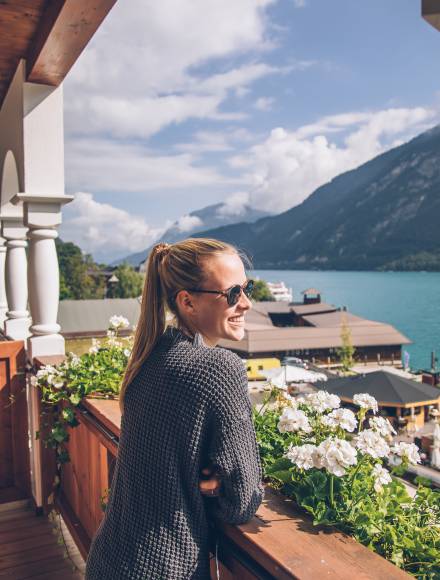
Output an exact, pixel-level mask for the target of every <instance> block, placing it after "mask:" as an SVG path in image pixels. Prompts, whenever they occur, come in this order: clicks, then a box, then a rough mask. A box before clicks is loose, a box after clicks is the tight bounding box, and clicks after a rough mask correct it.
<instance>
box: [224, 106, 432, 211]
mask: <svg viewBox="0 0 440 580" xmlns="http://www.w3.org/2000/svg"><path fill="white" fill-rule="evenodd" d="M435 118H438V112H437V111H435V110H433V109H428V108H423V107H416V108H413V109H403V108H401V109H387V110H383V111H376V112H368V113H359V112H353V113H345V114H341V115H334V116H329V117H324V118H322V119H319V120H318V121H317V122H316V123H314V124H312V125H307V126H303V127H300V128H299V129H298V130H296V131H287V130H285V129H283V128H277V129H274V130H272V131H271V133H270V135H269V137H268V138H267V139H266V140H265V141H263V142H262V143H260V144H258V145H255V146H254V147H252V148H251V149H250V151H249V153H248V155H237V156H235V157H232V158H231V159H230V165H231V166H232V167H234V168H235V169H241V170H242V171H246V172H247V176H246V178H247V179H248V182H249V192H250V197H251V202H252V205H254V206H255V207H257V208H260V209H265V210H269V211H272V212H274V211H277V212H281V211H283V210H286V209H288V208H290V207H293V206H295V205H297V204H299V203H301V202H302V201H303V200H304V199H305V198H306V197H307V196H308V195H309V194H310V193H312V192H313V191H314V190H315V189H316V188H317V187H319V186H320V185H323V184H324V183H326V182H328V181H330V180H331V179H333V178H334V177H336V176H337V175H339V174H340V173H343V172H345V171H348V170H350V169H353V168H355V167H357V166H359V165H361V164H362V163H365V162H366V161H368V160H369V159H371V158H372V157H374V156H376V155H378V154H380V153H382V152H383V151H385V150H386V149H389V148H391V147H392V146H393V144H394V143H395V142H396V141H397V140H399V139H401V138H402V135H403V136H405V138H406V139H408V138H410V137H412V136H414V135H416V134H417V133H419V132H421V131H423V130H425V129H426V128H427V127H428V126H430V125H432V124H433V123H434V120H435ZM335 133H336V134H341V135H340V142H339V143H336V142H334V141H332V140H330V136H331V135H333V134H335Z"/></svg>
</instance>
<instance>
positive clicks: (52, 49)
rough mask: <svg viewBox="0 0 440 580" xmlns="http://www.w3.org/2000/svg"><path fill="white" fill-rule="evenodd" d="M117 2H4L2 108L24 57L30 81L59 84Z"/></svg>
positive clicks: (0, 15)
mask: <svg viewBox="0 0 440 580" xmlns="http://www.w3.org/2000/svg"><path fill="white" fill-rule="evenodd" d="M115 3H116V0H0V105H1V103H2V102H3V99H4V97H5V95H6V93H7V91H8V87H9V85H10V83H11V80H12V78H13V76H14V74H15V71H16V70H17V66H18V63H19V61H20V59H22V58H24V59H26V80H28V81H30V82H35V83H43V84H48V85H53V86H57V85H59V84H60V83H61V82H62V81H63V79H64V77H65V76H66V74H67V73H68V72H69V70H70V69H71V67H72V66H73V64H74V63H75V61H76V60H77V58H78V57H79V55H80V54H81V52H82V51H83V50H84V48H85V47H86V45H87V43H88V42H89V40H90V39H91V38H92V36H93V35H94V33H95V32H96V30H97V29H98V28H99V26H100V25H101V23H102V21H103V20H104V18H105V17H106V16H107V14H108V13H109V11H110V10H111V8H112V7H113V5H114V4H115Z"/></svg>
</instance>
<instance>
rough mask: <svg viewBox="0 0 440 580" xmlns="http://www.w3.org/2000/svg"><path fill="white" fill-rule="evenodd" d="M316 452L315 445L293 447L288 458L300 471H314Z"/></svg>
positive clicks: (288, 453)
mask: <svg viewBox="0 0 440 580" xmlns="http://www.w3.org/2000/svg"><path fill="white" fill-rule="evenodd" d="M315 451H316V447H315V445H310V444H309V443H306V444H305V445H300V446H294V445H291V446H290V447H289V450H288V452H287V453H286V457H287V459H289V460H290V461H291V462H292V463H293V464H294V465H296V466H297V467H299V468H300V469H312V467H316V465H315V461H314V454H315Z"/></svg>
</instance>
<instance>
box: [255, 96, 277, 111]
mask: <svg viewBox="0 0 440 580" xmlns="http://www.w3.org/2000/svg"><path fill="white" fill-rule="evenodd" d="M274 102H275V99H273V98H272V97H260V98H259V99H257V100H256V101H255V103H254V107H255V108H256V109H258V110H259V111H270V110H271V109H272V105H273V104H274Z"/></svg>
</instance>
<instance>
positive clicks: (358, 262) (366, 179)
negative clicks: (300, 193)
mask: <svg viewBox="0 0 440 580" xmlns="http://www.w3.org/2000/svg"><path fill="white" fill-rule="evenodd" d="M197 235H198V236H203V237H216V238H219V239H222V240H224V241H228V242H231V243H233V244H235V245H237V246H238V247H240V248H242V249H244V250H245V251H247V252H248V253H249V254H250V256H251V258H252V261H253V265H254V267H255V268H263V269H264V268H266V269H270V268H274V269H276V268H278V269H321V270H322V269H335V270H374V269H392V270H440V125H439V126H437V127H434V128H433V129H431V130H429V131H427V132H426V133H422V134H421V135H419V136H418V137H416V138H414V139H412V140H411V141H409V142H408V143H405V144H404V145H401V146H399V147H396V148H394V149H391V150H389V151H387V152H386V153H383V154H382V155H379V156H377V157H375V158H374V159H372V160H371V161H369V162H367V163H365V164H364V165H361V166H360V167H358V168H357V169H354V170H352V171H348V172H347V173H343V174H341V175H339V176H338V177H336V178H334V179H333V180H332V181H330V182H329V183H327V184H325V185H323V186H321V187H319V188H318V189H317V190H316V191H314V192H313V193H312V194H311V195H310V196H309V197H308V198H307V199H306V200H305V201H303V202H302V203H301V204H300V205H298V206H295V207H294V208H292V209H290V210H288V211H286V212H284V213H281V214H279V215H275V216H271V217H266V218H263V219H260V220H258V221H256V222H255V223H252V224H249V223H248V224H245V223H240V224H234V225H230V226H226V227H221V228H216V229H213V230H209V231H204V232H199V233H198V234H197Z"/></svg>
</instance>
